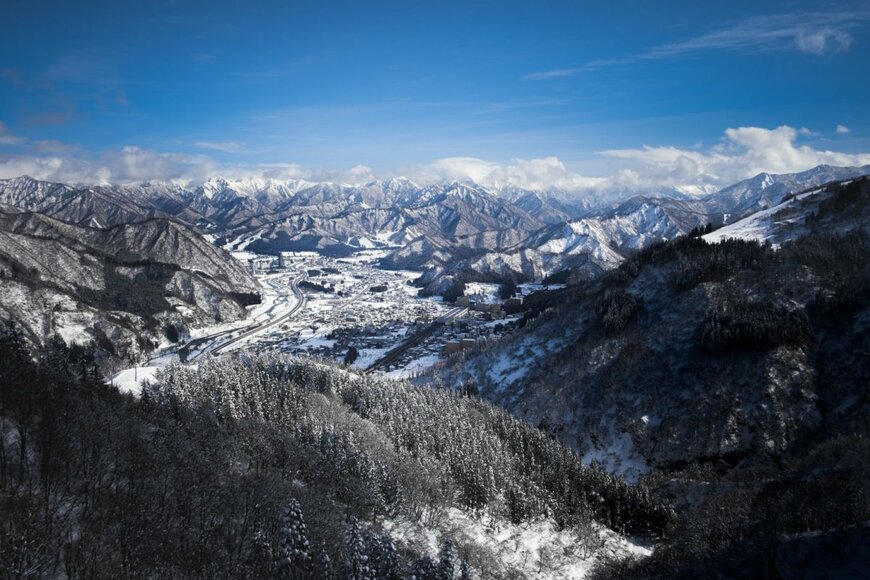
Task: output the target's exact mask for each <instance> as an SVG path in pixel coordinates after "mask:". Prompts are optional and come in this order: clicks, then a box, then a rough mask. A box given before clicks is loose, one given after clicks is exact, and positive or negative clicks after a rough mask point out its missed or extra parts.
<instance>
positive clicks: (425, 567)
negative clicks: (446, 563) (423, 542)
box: [408, 555, 436, 580]
mask: <svg viewBox="0 0 870 580" xmlns="http://www.w3.org/2000/svg"><path fill="white" fill-rule="evenodd" d="M435 573H436V566H435V562H433V561H432V558H431V557H429V556H428V555H426V556H423V557H421V558H417V559H416V560H414V561H413V562H411V566H410V568H409V570H408V580H432V579H433V578H435Z"/></svg>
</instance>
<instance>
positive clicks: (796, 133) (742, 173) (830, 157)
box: [0, 125, 870, 195]
mask: <svg viewBox="0 0 870 580" xmlns="http://www.w3.org/2000/svg"><path fill="white" fill-rule="evenodd" d="M842 128H843V129H845V127H842ZM3 129H4V130H5V128H3ZM2 134H3V133H0V135H2ZM802 135H812V132H811V131H808V130H804V129H795V128H793V127H789V126H787V125H783V126H781V127H777V128H775V129H767V128H762V127H736V128H730V129H727V130H726V131H725V133H724V135H723V136H722V137H721V139H720V140H719V141H718V142H717V143H716V144H715V145H713V146H711V147H707V148H705V149H704V148H700V147H695V148H692V149H686V148H681V147H676V146H671V145H663V146H656V147H653V146H642V147H639V148H627V149H611V150H607V151H602V152H600V154H599V157H598V158H597V160H596V162H595V163H594V164H593V165H595V166H597V167H598V168H599V173H600V175H599V176H589V175H584V174H582V173H579V172H577V171H574V170H572V169H571V168H570V167H568V166H567V165H566V164H565V163H564V162H563V161H562V160H560V159H559V158H557V157H542V158H538V159H513V160H511V161H509V162H507V163H498V162H495V161H488V160H484V159H478V158H475V157H450V158H444V159H439V160H436V161H434V162H431V163H427V164H424V165H417V166H413V167H405V168H402V170H401V171H400V172H399V173H401V174H403V175H406V176H407V177H409V178H411V179H413V180H414V181H416V182H418V183H422V184H427V183H434V182H443V181H461V180H472V181H475V182H477V183H480V184H481V185H483V186H486V187H492V188H498V187H503V186H506V185H513V186H516V187H521V188H525V189H536V190H549V189H558V190H562V191H566V192H574V193H581V194H590V195H599V194H600V195H604V194H614V193H618V192H623V191H628V190H634V191H638V190H656V189H661V188H671V187H674V188H679V189H681V190H684V191H687V192H702V191H709V190H712V189H716V188H719V187H724V186H726V185H730V184H731V183H734V182H736V181H739V180H741V179H745V178H748V177H752V176H754V175H757V174H758V173H761V172H768V173H793V172H797V171H803V170H806V169H810V168H812V167H815V166H817V165H821V164H830V165H841V166H845V165H867V164H870V154H868V153H842V152H837V151H831V150H820V149H816V148H814V147H811V146H809V145H803V144H800V143H799V139H800V137H801V136H802ZM49 145H50V146H46V147H33V148H32V151H31V153H29V154H20V155H8V154H7V155H5V156H3V155H0V178H8V177H17V176H19V175H30V176H32V177H35V178H37V179H45V180H49V181H65V182H73V183H102V184H105V183H130V182H136V181H146V180H177V181H183V182H192V183H198V182H202V181H204V180H206V179H208V178H209V177H214V176H216V175H220V176H223V177H226V178H229V179H245V178H267V179H277V180H291V179H294V180H298V179H304V180H306V181H333V182H339V183H349V184H360V183H366V182H369V181H372V180H373V179H375V178H376V177H381V178H384V177H390V176H391V175H395V174H384V173H379V172H376V171H375V170H373V169H372V168H371V167H368V166H365V165H357V166H355V167H352V168H350V169H347V170H329V169H311V168H306V167H303V166H301V165H298V164H295V163H272V164H241V163H237V164H226V163H219V162H217V161H216V160H214V159H212V158H211V157H208V156H206V155H191V154H186V153H161V152H157V151H153V150H150V149H143V148H140V147H135V146H128V147H123V148H122V149H120V150H114V151H106V152H103V153H102V154H100V155H98V156H88V155H87V154H85V153H83V152H81V151H80V150H79V149H78V148H76V147H70V146H66V145H64V144H62V143H51V144H49ZM587 164H588V163H587Z"/></svg>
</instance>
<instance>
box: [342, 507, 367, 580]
mask: <svg viewBox="0 0 870 580" xmlns="http://www.w3.org/2000/svg"><path fill="white" fill-rule="evenodd" d="M344 551H345V554H344V568H345V575H346V577H347V578H348V580H371V579H372V578H373V574H372V569H371V565H370V562H369V556H368V550H366V545H365V540H364V539H363V537H362V534H361V533H360V529H359V522H358V521H357V519H356V518H355V517H354V516H350V517H349V518H348V522H347V531H346V535H345V543H344Z"/></svg>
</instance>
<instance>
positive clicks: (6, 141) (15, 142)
mask: <svg viewBox="0 0 870 580" xmlns="http://www.w3.org/2000/svg"><path fill="white" fill-rule="evenodd" d="M25 141H26V140H25V139H24V138H23V137H18V136H16V135H13V134H12V133H11V132H10V131H9V127H7V126H6V123H4V122H3V121H0V145H12V146H19V145H23V144H24V143H25Z"/></svg>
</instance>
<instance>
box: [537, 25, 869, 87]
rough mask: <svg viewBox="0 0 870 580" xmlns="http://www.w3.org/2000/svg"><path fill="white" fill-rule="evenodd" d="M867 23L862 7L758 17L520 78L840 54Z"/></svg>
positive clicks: (554, 76)
mask: <svg viewBox="0 0 870 580" xmlns="http://www.w3.org/2000/svg"><path fill="white" fill-rule="evenodd" d="M867 22H870V10H868V9H865V8H860V9H851V10H839V11H830V12H812V13H801V14H779V15H772V16H759V17H755V18H750V19H748V20H745V21H743V22H740V23H738V24H736V25H734V26H729V27H725V28H721V29H719V30H714V31H712V32H709V33H707V34H703V35H700V36H696V37H693V38H689V39H686V40H681V41H678V42H672V43H666V44H662V45H659V46H655V47H652V48H650V49H648V50H646V51H644V52H641V53H638V54H635V55H631V56H628V57H626V58H618V59H599V60H593V61H589V62H586V63H584V64H582V65H579V66H575V67H563V68H555V69H551V70H546V71H541V72H534V73H531V74H528V75H526V76H525V77H523V78H524V79H525V80H548V79H554V78H560V77H569V76H575V75H578V74H582V73H585V72H589V71H593V70H597V69H600V68H604V67H608V66H615V65H624V64H632V63H637V62H642V61H644V60H661V59H666V58H675V57H678V56H682V55H685V54H690V53H697V52H702V51H734V52H744V53H757V52H768V51H782V50H798V51H800V52H803V53H806V54H812V55H824V54H830V53H837V52H846V51H848V50H849V48H850V47H851V46H852V40H853V38H852V32H853V31H854V29H856V28H858V27H860V26H864V25H866V24H867Z"/></svg>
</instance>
